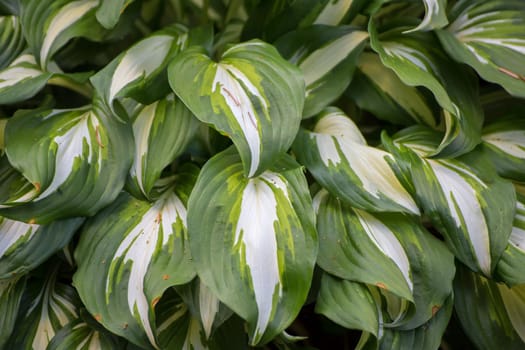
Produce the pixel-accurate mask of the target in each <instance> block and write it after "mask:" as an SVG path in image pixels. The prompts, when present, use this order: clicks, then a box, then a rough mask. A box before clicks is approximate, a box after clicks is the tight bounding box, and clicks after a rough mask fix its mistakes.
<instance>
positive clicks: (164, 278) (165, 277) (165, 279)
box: [162, 275, 170, 281]
mask: <svg viewBox="0 0 525 350" xmlns="http://www.w3.org/2000/svg"><path fill="white" fill-rule="evenodd" d="M169 278H170V276H169V275H162V279H163V280H164V281H167V280H168V279H169Z"/></svg>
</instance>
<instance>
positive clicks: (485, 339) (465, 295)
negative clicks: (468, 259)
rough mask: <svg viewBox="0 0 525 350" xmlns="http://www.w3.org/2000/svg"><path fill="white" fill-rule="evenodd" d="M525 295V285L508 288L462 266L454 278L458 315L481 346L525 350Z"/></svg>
mask: <svg viewBox="0 0 525 350" xmlns="http://www.w3.org/2000/svg"><path fill="white" fill-rule="evenodd" d="M524 297H525V291H524V286H523V285H520V286H516V287H513V288H508V287H506V286H505V285H503V284H497V283H495V282H493V281H492V280H489V279H486V278H484V277H483V276H481V275H479V274H476V273H473V272H472V271H470V270H469V269H467V268H466V267H463V266H461V264H459V265H458V270H457V276H456V279H455V281H454V298H455V302H454V306H455V310H456V315H457V317H458V319H459V321H460V322H461V325H462V327H463V329H464V330H465V333H466V334H467V335H468V337H469V338H470V340H471V341H472V342H473V343H474V344H475V345H476V347H477V348H478V349H481V350H490V349H495V348H501V349H513V350H514V349H515V350H518V349H523V344H524V343H525V339H524V335H525V334H524V331H525V329H524V325H525V323H524V321H523V317H524V316H525V298H524ZM480 305H483V307H480ZM480 330H483V331H481V332H480Z"/></svg>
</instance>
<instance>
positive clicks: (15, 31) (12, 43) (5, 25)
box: [0, 16, 26, 69]
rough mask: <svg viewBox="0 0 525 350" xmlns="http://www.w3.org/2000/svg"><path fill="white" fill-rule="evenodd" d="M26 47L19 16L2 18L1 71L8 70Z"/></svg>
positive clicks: (0, 30) (0, 20)
mask: <svg viewBox="0 0 525 350" xmlns="http://www.w3.org/2000/svg"><path fill="white" fill-rule="evenodd" d="M25 46H26V42H25V39H24V35H23V34H22V25H21V23H20V19H19V18H18V17H17V16H0V69H4V68H6V67H7V66H8V65H9V64H10V63H11V62H12V61H13V60H14V59H15V58H16V57H18V56H19V55H20V54H21V53H22V51H23V50H24V48H25Z"/></svg>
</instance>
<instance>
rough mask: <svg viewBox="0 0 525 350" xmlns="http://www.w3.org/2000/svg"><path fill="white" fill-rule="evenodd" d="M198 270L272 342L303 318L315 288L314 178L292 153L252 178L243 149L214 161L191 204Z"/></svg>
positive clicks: (254, 340)
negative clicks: (309, 179)
mask: <svg viewBox="0 0 525 350" xmlns="http://www.w3.org/2000/svg"><path fill="white" fill-rule="evenodd" d="M188 229H189V234H190V246H191V251H192V256H193V258H194V261H195V264H196V267H197V273H198V274H199V277H200V278H201V279H202V282H203V283H204V284H206V285H207V286H208V287H209V288H210V289H211V291H212V292H213V293H214V294H215V295H217V297H218V298H219V299H220V300H221V301H222V302H223V303H225V304H226V305H227V306H228V307H229V308H231V309H232V310H233V311H235V312H236V313H237V314H238V315H240V316H241V317H242V318H244V319H245V320H246V321H247V322H248V332H249V334H250V338H251V340H250V342H251V344H254V345H255V344H259V343H265V342H267V341H269V340H270V339H272V338H273V337H275V336H276V335H277V334H279V333H280V332H281V331H282V330H284V329H285V328H286V327H287V326H288V325H289V324H290V323H291V322H292V321H293V320H294V318H295V317H296V316H297V313H298V312H299V309H300V308H301V306H302V304H303V303H304V301H305V299H306V296H307V291H308V289H309V286H310V283H311V279H312V273H313V267H314V263H315V256H316V252H317V236H316V232H315V226H314V213H313V209H312V204H311V199H310V196H309V193H308V188H307V184H306V179H305V177H304V174H303V173H302V171H301V169H300V168H299V167H298V164H296V163H295V162H294V161H293V160H292V159H291V158H290V157H289V156H286V157H283V158H281V159H280V160H279V161H277V162H276V163H275V165H274V167H273V168H271V169H270V170H266V171H265V172H263V173H262V174H261V175H260V176H257V177H254V178H246V177H245V176H244V175H243V166H242V163H241V161H240V157H239V155H238V154H237V152H236V151H235V148H233V147H230V148H229V149H227V150H226V151H224V152H222V153H220V154H218V155H216V156H215V157H213V158H212V159H211V160H209V161H208V163H206V165H205V166H204V167H203V169H202V171H201V174H200V176H199V178H198V180H197V184H196V185H195V188H194V190H193V192H192V194H191V197H190V202H189V208H188Z"/></svg>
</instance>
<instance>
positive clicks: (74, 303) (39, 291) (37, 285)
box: [6, 266, 79, 350]
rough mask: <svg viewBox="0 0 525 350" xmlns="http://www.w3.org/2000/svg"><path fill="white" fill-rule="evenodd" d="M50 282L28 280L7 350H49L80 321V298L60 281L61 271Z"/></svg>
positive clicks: (54, 271)
mask: <svg viewBox="0 0 525 350" xmlns="http://www.w3.org/2000/svg"><path fill="white" fill-rule="evenodd" d="M47 274H48V276H46V277H47V279H45V280H41V279H33V280H29V281H28V283H27V286H26V291H25V293H24V295H23V297H22V302H21V307H20V310H19V314H18V318H17V321H16V324H15V331H14V332H13V334H12V336H11V338H10V339H9V342H8V343H7V345H6V349H24V350H25V349H27V350H31V349H34V350H37V349H46V348H47V346H48V345H49V342H50V341H51V339H53V337H54V336H55V334H56V333H57V332H58V331H59V330H60V329H62V328H63V327H64V326H66V325H67V324H68V323H70V322H71V321H73V320H75V319H76V318H78V304H79V301H78V296H77V294H76V292H75V289H73V287H71V286H70V285H67V284H63V283H61V282H59V281H57V280H58V267H57V266H55V267H54V268H52V270H51V271H47Z"/></svg>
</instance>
